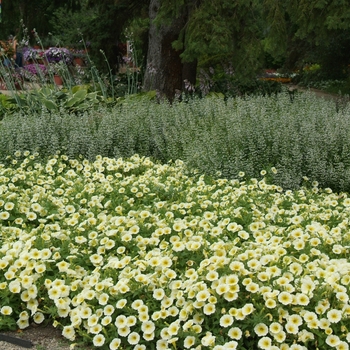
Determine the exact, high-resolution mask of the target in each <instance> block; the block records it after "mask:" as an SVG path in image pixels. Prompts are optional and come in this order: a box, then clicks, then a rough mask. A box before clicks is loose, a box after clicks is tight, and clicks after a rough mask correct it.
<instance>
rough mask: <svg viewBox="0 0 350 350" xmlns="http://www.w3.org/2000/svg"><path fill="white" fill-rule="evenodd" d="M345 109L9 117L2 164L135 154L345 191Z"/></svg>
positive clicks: (330, 104) (217, 103) (131, 109)
mask: <svg viewBox="0 0 350 350" xmlns="http://www.w3.org/2000/svg"><path fill="white" fill-rule="evenodd" d="M349 131H350V107H349V104H344V105H339V103H338V104H336V103H334V101H326V100H323V99H319V98H317V97H315V96H313V95H312V94H310V93H302V94H298V95H296V96H295V97H294V99H291V98H290V96H289V95H288V94H287V93H281V94H279V95H276V96H271V97H262V96H251V97H246V98H228V99H223V98H220V97H218V96H216V97H207V98H204V99H196V98H194V99H188V100H186V101H184V100H182V101H181V102H175V103H173V104H172V105H170V104H168V103H166V102H160V103H159V102H158V103H156V102H155V101H150V100H149V99H147V98H142V97H140V96H136V97H135V96H133V97H132V96H131V97H129V98H126V99H125V100H123V102H122V103H120V104H118V105H117V106H115V107H113V108H108V107H101V108H99V109H97V110H91V111H86V112H85V113H83V114H81V115H74V114H70V113H68V112H67V111H66V110H64V109H62V110H59V111H57V112H55V113H52V112H51V113H50V112H49V111H48V110H46V109H45V108H43V110H42V112H41V113H40V114H31V115H23V114H21V113H15V114H13V115H8V116H6V117H5V118H4V119H3V121H2V122H1V124H0V134H1V138H0V160H1V161H3V162H4V161H6V157H7V156H9V155H13V154H14V152H15V151H17V150H20V151H25V150H28V151H31V152H35V151H37V152H39V153H40V155H41V156H42V157H47V156H50V155H52V154H55V153H57V152H59V151H60V152H64V153H65V154H67V155H69V156H71V157H77V156H82V157H84V158H87V159H90V160H92V159H94V158H95V157H96V156H97V155H103V156H107V157H114V158H119V157H130V156H132V155H133V154H135V153H138V154H140V155H145V156H150V157H152V158H153V159H158V160H160V161H162V162H167V161H169V160H175V159H181V160H183V161H185V162H186V163H187V165H188V166H190V167H191V168H195V169H198V170H199V171H200V172H203V173H207V174H210V175H215V174H216V175H218V174H219V173H220V176H223V177H227V178H233V177H236V176H237V174H238V173H239V172H241V171H243V172H245V173H246V175H247V176H249V177H256V176H258V174H259V172H260V171H261V170H263V169H267V168H270V167H272V166H274V167H276V169H277V170H278V172H277V174H275V175H273V176H274V178H271V180H272V181H273V182H274V183H276V184H277V185H280V186H282V187H284V188H298V187H299V186H300V185H301V184H302V183H303V181H304V180H305V177H307V178H309V179H310V181H318V182H319V184H320V186H322V187H330V188H332V189H333V190H336V191H349V189H350V138H349V137H348V135H349Z"/></svg>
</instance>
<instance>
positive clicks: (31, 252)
mask: <svg viewBox="0 0 350 350" xmlns="http://www.w3.org/2000/svg"><path fill="white" fill-rule="evenodd" d="M9 161H11V162H12V165H11V167H7V166H5V165H2V166H1V165H0V193H1V197H0V198H1V199H0V225H1V226H0V228H1V249H0V269H1V273H0V300H1V301H0V303H1V304H0V305H1V306H0V313H1V317H0V329H8V328H10V329H11V328H20V329H24V328H26V327H28V326H29V324H30V323H31V322H35V323H42V322H52V323H53V324H54V325H55V326H56V327H60V328H61V329H62V334H63V335H64V336H65V337H66V338H67V339H69V340H70V341H72V344H75V343H77V342H81V341H83V342H85V343H89V344H93V346H94V347H96V348H101V349H135V350H141V349H147V350H148V349H157V350H161V349H214V350H222V349H225V350H226V349H293V350H294V349H316V348H318V349H332V348H334V349H338V350H340V349H348V343H349V342H350V330H349V316H350V305H349V292H350V262H349V260H348V256H349V245H350V234H349V213H350V196H349V195H348V194H346V193H341V194H337V193H332V191H331V190H330V189H324V190H322V189H319V188H318V187H317V183H313V184H310V186H309V187H305V188H301V189H300V190H298V191H283V189H282V188H280V187H278V186H275V185H272V184H269V183H268V181H267V180H266V179H265V177H267V176H268V175H269V173H266V171H262V178H261V179H245V178H244V174H243V173H241V174H238V176H237V179H236V180H228V179H217V180H215V179H212V178H209V177H206V176H203V175H200V174H196V173H194V172H189V171H188V170H187V169H186V167H185V166H184V164H183V163H182V162H181V161H176V162H174V163H169V164H163V165H162V164H156V163H153V162H152V161H151V160H150V159H149V158H144V157H140V156H138V155H135V156H133V157H131V158H130V159H110V158H102V157H97V159H96V160H95V161H94V162H91V161H88V160H86V159H69V158H68V157H66V156H64V155H57V156H55V157H52V158H50V159H48V160H47V162H43V161H39V160H38V159H37V158H36V155H33V154H32V155H31V154H29V152H28V153H27V152H26V153H25V154H24V157H23V155H21V154H20V153H19V152H18V153H16V155H15V156H14V157H13V159H11V158H10V159H9ZM269 171H272V172H275V169H274V168H272V169H271V170H269ZM72 347H73V345H72Z"/></svg>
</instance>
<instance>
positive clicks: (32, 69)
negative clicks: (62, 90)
mask: <svg viewBox="0 0 350 350" xmlns="http://www.w3.org/2000/svg"><path fill="white" fill-rule="evenodd" d="M23 68H24V69H25V70H26V71H28V72H29V73H31V74H33V75H37V74H40V73H41V74H46V73H47V68H46V66H45V65H43V64H27V65H26V66H24V67H23Z"/></svg>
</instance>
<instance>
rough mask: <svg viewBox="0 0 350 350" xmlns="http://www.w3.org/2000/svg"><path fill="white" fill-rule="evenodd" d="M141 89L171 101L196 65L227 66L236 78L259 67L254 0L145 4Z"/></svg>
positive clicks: (258, 27) (258, 19) (258, 28)
mask: <svg viewBox="0 0 350 350" xmlns="http://www.w3.org/2000/svg"><path fill="white" fill-rule="evenodd" d="M149 17H150V21H151V22H150V23H151V24H150V30H149V49H148V55H147V69H146V73H145V83H144V88H145V89H146V90H147V89H156V90H159V91H160V92H162V93H163V94H165V96H167V97H168V98H170V99H172V98H173V96H174V94H175V92H176V91H177V90H178V91H181V90H182V89H183V86H184V81H188V82H190V83H194V82H195V77H196V66H197V63H198V64H205V65H207V66H209V65H211V64H216V63H218V62H230V63H231V64H232V65H233V67H234V70H235V74H236V75H237V76H238V77H241V78H242V79H244V78H247V77H248V76H252V75H253V74H254V73H256V71H257V70H258V69H259V68H260V65H261V63H262V62H261V60H259V57H261V55H262V44H261V39H262V28H261V24H262V22H261V1H259V0H252V1H247V0H234V1H232V0H176V1H171V0H151V1H150V6H149Z"/></svg>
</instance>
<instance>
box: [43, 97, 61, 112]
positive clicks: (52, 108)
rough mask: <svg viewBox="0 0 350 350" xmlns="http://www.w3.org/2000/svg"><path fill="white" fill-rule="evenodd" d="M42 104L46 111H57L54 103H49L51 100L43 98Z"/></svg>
mask: <svg viewBox="0 0 350 350" xmlns="http://www.w3.org/2000/svg"><path fill="white" fill-rule="evenodd" d="M42 103H43V104H44V105H45V107H46V108H47V109H48V110H57V109H58V107H57V105H56V103H54V102H53V101H51V100H47V99H46V98H43V99H42Z"/></svg>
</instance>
